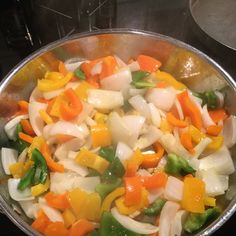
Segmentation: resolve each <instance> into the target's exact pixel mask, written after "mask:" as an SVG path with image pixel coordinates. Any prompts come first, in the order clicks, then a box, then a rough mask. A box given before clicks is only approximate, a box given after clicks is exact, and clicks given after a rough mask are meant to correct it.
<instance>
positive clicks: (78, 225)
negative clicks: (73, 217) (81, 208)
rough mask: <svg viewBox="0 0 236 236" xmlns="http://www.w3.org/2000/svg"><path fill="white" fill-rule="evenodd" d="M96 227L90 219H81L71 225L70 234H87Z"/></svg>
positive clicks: (81, 235) (75, 235)
mask: <svg viewBox="0 0 236 236" xmlns="http://www.w3.org/2000/svg"><path fill="white" fill-rule="evenodd" d="M94 228H95V227H94V224H92V223H91V222H89V221H88V220H86V219H80V220H78V221H77V222H75V223H74V224H73V225H72V226H71V228H70V232H69V236H85V235H87V234H88V233H89V232H91V231H93V230H94Z"/></svg>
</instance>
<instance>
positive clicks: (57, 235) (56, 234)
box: [44, 222, 69, 236]
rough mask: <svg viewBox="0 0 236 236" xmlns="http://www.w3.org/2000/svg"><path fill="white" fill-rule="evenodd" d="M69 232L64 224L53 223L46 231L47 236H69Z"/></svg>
mask: <svg viewBox="0 0 236 236" xmlns="http://www.w3.org/2000/svg"><path fill="white" fill-rule="evenodd" d="M68 233H69V231H68V230H67V229H66V227H65V225H64V224H63V223H62V222H53V223H51V224H49V225H48V227H47V228H46V230H45V231H44V235H45V236H68Z"/></svg>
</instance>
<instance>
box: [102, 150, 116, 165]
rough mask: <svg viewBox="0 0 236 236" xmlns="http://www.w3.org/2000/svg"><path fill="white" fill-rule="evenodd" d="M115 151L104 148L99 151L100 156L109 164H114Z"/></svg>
mask: <svg viewBox="0 0 236 236" xmlns="http://www.w3.org/2000/svg"><path fill="white" fill-rule="evenodd" d="M115 154H116V153H115V150H114V148H112V147H103V148H100V149H99V151H98V155H99V156H101V157H103V158H104V159H106V160H107V161H109V162H112V161H113V160H114V159H115Z"/></svg>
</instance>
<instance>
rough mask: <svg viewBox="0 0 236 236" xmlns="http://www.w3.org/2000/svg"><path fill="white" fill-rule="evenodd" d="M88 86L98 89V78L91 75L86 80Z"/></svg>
mask: <svg viewBox="0 0 236 236" xmlns="http://www.w3.org/2000/svg"><path fill="white" fill-rule="evenodd" d="M86 81H87V82H88V83H89V84H90V85H92V86H93V87H94V88H99V87H100V84H99V76H98V75H91V76H89V77H88V78H87V80H86Z"/></svg>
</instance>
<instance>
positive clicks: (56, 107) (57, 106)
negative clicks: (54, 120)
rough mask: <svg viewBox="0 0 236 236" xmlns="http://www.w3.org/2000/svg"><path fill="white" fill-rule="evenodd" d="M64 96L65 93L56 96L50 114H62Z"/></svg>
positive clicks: (56, 115) (57, 115)
mask: <svg viewBox="0 0 236 236" xmlns="http://www.w3.org/2000/svg"><path fill="white" fill-rule="evenodd" d="M64 100H65V99H64V97H63V95H59V96H57V97H56V98H55V100H54V102H53V104H52V107H51V109H50V110H49V111H48V113H49V115H50V116H55V117H58V118H59V117H60V116H61V111H60V107H61V104H62V103H63V102H64Z"/></svg>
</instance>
